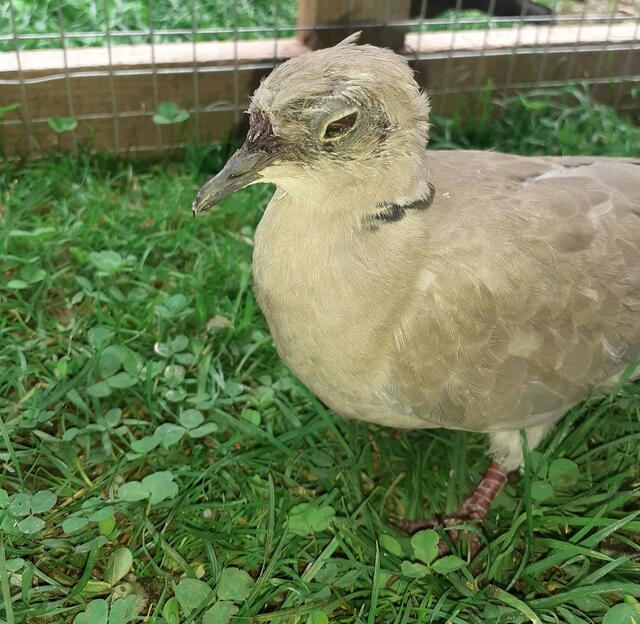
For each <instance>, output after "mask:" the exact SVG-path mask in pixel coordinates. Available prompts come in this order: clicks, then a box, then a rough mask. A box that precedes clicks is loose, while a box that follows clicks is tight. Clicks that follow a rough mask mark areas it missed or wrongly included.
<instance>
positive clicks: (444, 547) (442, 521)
mask: <svg viewBox="0 0 640 624" xmlns="http://www.w3.org/2000/svg"><path fill="white" fill-rule="evenodd" d="M475 519H477V518H473V517H471V516H469V515H466V514H454V515H451V516H435V517H433V518H430V519H429V520H406V519H404V518H398V517H397V516H390V517H389V519H388V522H389V524H391V526H393V527H394V528H395V529H397V530H399V531H403V532H404V533H408V534H409V535H413V534H414V533H417V532H418V531H423V530H424V529H435V528H438V527H443V528H448V527H452V526H457V525H461V524H464V523H466V522H469V521H471V520H475ZM449 536H450V537H451V541H452V542H457V541H461V542H464V543H466V544H468V545H469V552H470V554H471V557H472V558H473V557H475V555H476V554H477V553H478V551H479V550H480V540H479V539H478V536H477V535H476V534H475V533H473V532H471V531H465V530H458V529H452V530H451V531H449ZM449 552H451V549H450V548H449V545H448V544H447V543H446V542H443V541H440V543H439V544H438V555H439V556H441V557H442V556H443V555H446V554H448V553H449Z"/></svg>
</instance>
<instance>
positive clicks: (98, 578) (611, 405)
mask: <svg viewBox="0 0 640 624" xmlns="http://www.w3.org/2000/svg"><path fill="white" fill-rule="evenodd" d="M536 102H537V103H536ZM585 107H586V110H585ZM587 111H588V112H587ZM639 140H640V129H639V128H637V127H634V126H632V125H631V124H630V123H629V122H627V121H625V120H623V119H620V118H617V117H616V116H615V114H614V113H612V112H611V111H610V110H609V109H605V108H602V107H598V106H595V105H593V104H591V103H589V101H588V100H583V101H582V102H572V106H569V107H568V108H567V107H566V106H565V107H562V106H561V105H560V104H558V103H556V102H555V101H553V100H546V101H545V100H536V101H532V100H523V99H518V100H516V101H515V102H512V103H511V104H509V105H505V106H504V113H503V115H501V117H500V119H498V120H495V119H491V118H490V117H488V116H485V117H483V118H481V119H479V120H478V121H477V123H476V124H468V125H465V124H462V123H461V122H459V121H456V120H454V121H449V122H445V121H444V120H436V127H435V128H434V137H433V141H432V144H433V147H443V146H446V147H449V146H452V145H463V146H465V147H468V146H472V145H477V146H480V147H492V148H496V149H505V150H509V151H520V152H522V153H540V152H541V151H543V150H544V151H546V150H548V151H549V152H550V153H551V152H552V153H579V152H582V153H588V152H595V153H606V154H614V153H618V154H620V155H636V156H637V155H638V153H637V146H638V145H639V144H640V142H639ZM634 150H635V154H633V152H634ZM224 157H225V154H223V153H222V152H221V150H218V149H209V150H207V149H196V148H193V149H191V150H189V151H188V152H187V153H186V154H185V155H183V156H179V157H177V158H176V159H175V160H174V161H173V162H163V163H159V164H135V165H134V164H129V163H126V162H123V161H120V160H117V159H114V158H111V157H108V156H98V157H89V156H87V155H86V154H85V153H83V154H81V155H80V156H78V157H72V156H69V155H57V156H52V157H51V158H49V159H46V160H41V161H39V162H34V163H22V164H20V163H8V162H4V163H2V165H0V266H2V277H3V279H2V283H1V284H0V417H1V419H0V580H1V581H2V584H0V622H2V623H8V624H16V623H28V624H44V623H56V624H57V623H63V622H64V623H68V622H72V621H74V617H76V615H77V614H79V613H81V612H82V611H83V610H84V609H85V607H86V605H87V604H90V611H89V613H88V614H85V615H84V616H78V618H77V620H76V624H81V623H84V624H98V623H100V624H105V623H106V616H105V617H102V616H103V615H104V613H103V614H102V615H101V610H102V611H105V612H106V609H107V603H104V602H102V600H103V599H110V600H111V599H114V598H116V597H117V598H119V600H120V602H114V605H113V609H112V614H111V617H112V619H111V621H110V624H117V623H123V624H126V622H127V621H129V620H131V621H135V622H138V623H141V622H146V623H148V624H160V623H161V622H164V623H167V624H168V623H170V622H173V623H176V622H178V621H179V622H180V623H182V624H185V623H187V622H191V623H200V622H202V621H203V617H204V622H205V624H216V623H220V622H225V621H227V618H226V617H225V616H224V613H226V614H227V615H229V614H232V613H235V616H234V618H233V619H232V620H231V621H232V622H234V623H243V624H247V623H248V622H280V623H282V624H284V623H293V622H302V623H303V624H305V623H306V622H311V623H313V624H318V623H322V622H327V621H331V622H335V623H345V624H346V623H349V624H351V623H366V624H374V623H378V624H382V623H384V624H409V623H417V622H451V623H455V624H486V623H494V622H500V623H507V622H510V623H523V622H544V623H552V622H553V623H557V622H563V623H566V624H584V623H592V622H601V621H603V616H604V614H605V613H607V612H608V613H609V615H608V616H607V619H606V620H605V622H606V624H617V623H622V622H629V621H631V620H630V619H629V613H634V612H635V613H636V614H637V613H638V602H637V600H636V599H637V597H638V596H639V595H640V560H639V559H638V553H639V552H640V547H639V546H638V543H639V542H640V517H639V516H640V511H638V509H639V505H638V496H639V494H638V486H639V484H640V470H639V466H640V454H639V451H638V449H639V441H640V418H639V415H640V387H638V385H637V384H636V385H634V384H627V385H623V386H622V387H620V388H617V389H616V390H615V392H613V393H612V394H611V396H607V397H606V398H604V399H593V400H591V401H589V402H588V403H587V404H585V405H583V406H580V407H579V408H577V409H574V410H573V411H572V412H571V413H570V414H569V415H568V416H567V417H566V418H565V419H564V420H563V421H562V423H561V424H560V425H559V426H558V428H557V429H556V430H555V431H554V433H553V434H552V435H551V436H550V438H549V439H548V440H547V441H546V442H545V443H544V444H543V445H542V447H541V448H540V449H539V452H535V453H534V454H533V455H532V457H531V461H530V462H529V463H528V465H527V470H526V471H525V474H524V476H520V477H517V478H515V479H514V480H513V481H512V482H510V483H509V484H508V485H507V487H506V490H505V492H504V493H503V494H502V495H501V496H500V498H499V501H498V503H497V504H496V505H495V507H494V509H493V511H492V514H491V516H490V519H489V521H488V523H487V526H486V529H485V531H484V533H483V534H482V538H481V539H482V550H481V551H480V553H479V554H478V556H477V558H476V560H475V561H473V562H467V560H466V559H465V555H464V552H460V551H459V550H458V549H457V547H456V546H453V552H454V554H456V555H458V556H460V557H461V559H462V560H463V561H464V563H461V562H460V561H459V560H457V559H455V560H447V561H444V562H442V561H440V562H438V561H435V562H434V561H433V560H432V558H433V552H432V546H433V542H432V537H433V535H432V534H429V533H427V534H425V535H423V536H422V539H421V540H414V541H413V543H412V541H411V540H410V539H408V538H407V537H405V536H403V535H401V534H398V533H396V532H395V531H394V530H393V529H392V528H390V526H389V525H388V524H387V516H388V515H389V514H392V513H393V514H403V515H406V516H407V517H428V516H430V515H431V514H433V513H438V512H451V511H454V510H455V509H456V507H457V506H458V504H459V503H460V501H461V500H462V499H463V498H464V496H465V495H466V494H467V493H468V492H469V491H470V489H471V488H472V486H473V484H474V483H475V482H476V480H477V479H478V478H479V476H480V475H481V473H482V471H483V469H484V468H485V466H486V464H487V461H488V459H487V455H486V440H485V438H484V436H481V435H473V434H467V433H462V432H448V431H444V430H436V431H431V432H419V433H408V434H402V435H400V436H396V435H395V433H394V432H393V431H391V430H389V429H383V428H378V427H374V426H368V425H366V424H363V423H357V422H349V421H345V420H342V419H340V418H338V417H336V416H335V415H333V414H331V413H330V412H329V411H328V410H327V409H325V408H324V407H323V406H322V404H321V403H320V402H319V401H318V400H317V399H315V398H314V397H313V396H312V395H311V394H310V393H309V392H308V391H307V390H306V389H305V388H304V387H302V386H301V384H299V383H298V382H297V381H296V380H295V379H294V378H293V376H292V375H291V373H289V371H288V370H287V369H286V367H285V366H284V365H283V364H282V363H281V362H280V360H279V359H278V357H277V355H276V353H275V350H274V347H273V344H272V342H271V339H270V337H269V334H268V332H267V329H266V327H265V325H264V322H263V319H262V317H261V315H260V313H259V310H258V309H257V306H256V303H255V301H254V298H253V296H252V293H251V278H250V262H251V242H252V236H253V232H254V229H255V226H256V224H257V222H258V219H259V217H260V214H261V210H262V208H263V206H264V205H265V203H266V201H267V199H268V197H269V194H270V191H269V189H267V188H261V187H257V188H256V187H253V188H250V189H247V190H245V191H243V192H240V193H237V194H236V195H235V196H234V197H233V198H231V199H229V200H227V201H226V202H224V204H223V205H222V206H221V207H220V208H219V209H218V210H216V211H214V212H213V213H211V214H210V215H209V216H207V217H204V218H201V219H197V220H194V219H192V218H191V215H190V204H191V200H192V198H193V196H194V193H195V192H196V190H197V188H198V186H199V185H200V184H201V183H202V182H203V181H204V180H205V179H206V177H207V176H208V175H210V174H211V173H212V172H214V171H215V170H217V169H218V168H219V167H220V166H221V163H222V162H223V159H224ZM202 427H205V428H204V429H203V428H202ZM150 475H153V476H152V478H151V479H145V477H148V476H150ZM37 493H39V494H37ZM29 494H31V495H33V498H32V499H29ZM36 494H37V495H36ZM29 507H31V511H30V510H29ZM438 536H439V537H440V538H441V539H444V540H447V539H448V538H447V536H446V532H445V533H443V532H440V533H438ZM129 555H131V557H129ZM420 562H422V564H425V563H428V564H429V566H430V567H426V568H425V567H420V565H412V564H416V563H418V564H419V563H420ZM447 566H448V567H447ZM478 568H482V570H481V571H479V572H478V573H477V576H474V571H477V570H478ZM447 569H448V570H450V571H448V572H447ZM176 594H177V596H178V600H177V601H176V600H175V599H174V596H175V595H176ZM127 595H129V596H133V598H124V596H127ZM634 596H635V597H636V598H634ZM127 600H129V601H131V602H133V601H136V600H137V603H136V604H137V605H138V607H139V611H138V616H137V618H136V619H131V618H128V617H127V616H122V617H120V616H118V613H117V610H118V609H120V608H122V607H130V606H131V605H130V603H129V602H127ZM624 601H626V602H624ZM214 604H216V605H217V606H215V607H213V605H214ZM9 605H11V606H9ZM612 608H613V609H612ZM211 609H213V610H211ZM236 610H237V611H236ZM634 610H635V611H634ZM625 611H626V612H627V615H626V616H625ZM205 612H208V614H207V615H206V616H203V613H205ZM223 612H224V613H223ZM163 614H164V615H163ZM188 614H190V615H188ZM143 616H146V619H144V618H143ZM624 617H627V619H626V620H625V619H624ZM636 617H640V616H636ZM178 618H179V619H178Z"/></svg>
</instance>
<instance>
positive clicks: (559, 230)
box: [387, 152, 640, 431]
mask: <svg viewBox="0 0 640 624" xmlns="http://www.w3.org/2000/svg"><path fill="white" fill-rule="evenodd" d="M639 165H640V160H635V161H634V160H626V161H624V160H619V159H598V158H569V159H560V158H540V159H533V158H522V157H517V156H509V155H504V154H492V153H486V152H485V153H482V152H448V153H447V152H440V153H434V155H433V159H432V176H433V182H434V184H435V187H436V189H437V191H436V192H437V196H436V199H435V201H434V203H433V205H432V207H431V208H430V210H429V211H428V212H430V214H429V215H428V216H427V215H426V214H425V216H424V219H425V221H424V229H425V247H426V248H427V252H426V253H425V255H424V258H423V259H422V260H421V261H420V262H419V264H420V270H419V271H418V272H417V274H416V276H415V280H416V283H415V286H414V291H415V294H414V295H413V296H412V301H411V303H410V305H408V306H407V308H406V310H405V311H404V313H403V314H402V315H401V318H399V319H398V322H397V324H396V326H395V333H394V338H395V350H396V353H395V357H394V366H395V368H394V370H393V371H392V374H391V375H390V378H391V379H392V380H393V382H392V386H393V387H392V388H391V389H387V391H388V392H391V394H392V395H393V396H394V398H395V399H397V400H398V401H399V402H400V403H401V404H403V405H404V406H405V407H407V408H408V409H410V410H411V412H413V413H414V414H416V415H419V416H420V417H422V418H425V419H427V420H429V421H430V422H432V423H434V424H437V425H442V426H446V427H449V428H460V429H468V430H475V431H499V430H505V429H517V428H521V427H524V426H526V427H529V426H534V425H538V424H542V423H545V422H549V421H552V420H554V419H556V418H558V417H559V416H560V415H561V414H562V413H564V411H566V409H568V408H569V407H570V406H571V405H573V404H575V403H576V402H577V401H579V400H581V399H582V398H584V396H585V395H586V394H587V392H589V390H590V389H591V388H592V387H594V386H595V385H599V384H603V383H606V381H607V380H608V379H610V378H611V377H612V376H614V375H616V374H619V373H620V371H621V370H624V368H625V367H626V366H627V365H628V363H629V362H630V361H632V360H636V359H638V358H640V166H639ZM463 170H464V172H465V184H464V185H461V184H460V182H459V179H460V172H461V171H463ZM467 174H468V175H467ZM442 189H447V191H445V192H443V191H442ZM449 189H451V190H449Z"/></svg>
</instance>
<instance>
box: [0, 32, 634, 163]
mask: <svg viewBox="0 0 640 624" xmlns="http://www.w3.org/2000/svg"><path fill="white" fill-rule="evenodd" d="M607 36H608V39H607ZM634 36H635V25H634V24H632V23H621V24H614V25H612V26H611V28H608V27H607V26H601V25H584V26H582V28H581V29H580V30H579V31H578V30H576V28H575V27H572V26H555V27H551V28H549V27H548V26H535V25H533V26H525V27H522V28H520V29H518V28H515V29H496V30H493V31H488V32H487V31H478V30H474V31H458V32H457V33H456V35H455V37H454V38H453V46H452V35H451V33H449V32H432V33H424V34H422V35H416V34H410V35H407V37H406V49H405V53H406V55H407V58H408V59H409V61H410V62H411V64H412V65H413V66H414V68H415V69H416V71H417V78H418V80H419V82H420V84H421V85H423V86H424V87H426V88H427V89H428V90H429V91H430V92H431V93H432V95H433V108H434V110H435V111H436V112H438V113H440V114H450V113H451V111H452V110H453V106H454V105H455V103H456V101H458V102H462V103H466V104H467V105H469V106H470V107H472V106H473V104H474V102H475V101H477V100H478V93H479V92H480V90H482V89H483V88H484V87H486V85H487V84H488V83H491V84H492V85H493V89H494V92H495V93H494V94H495V95H499V94H510V93H513V92H515V91H526V90H527V89H529V88H533V87H536V86H537V85H540V84H543V85H548V86H553V85H556V86H560V85H564V84H566V83H567V82H570V81H579V80H584V81H587V82H592V83H594V86H593V87H592V93H593V95H595V96H596V97H597V98H598V99H600V100H601V101H603V102H607V103H610V104H614V105H616V106H618V108H620V109H621V110H634V109H635V111H636V112H637V107H638V104H637V98H634V97H633V96H632V88H633V87H634V86H636V87H637V85H638V81H639V80H640V48H638V47H635V48H633V47H630V46H629V42H632V41H633V38H634ZM605 43H606V44H607V46H608V48H607V49H606V50H605V51H601V48H602V46H603V45H604V44H605ZM514 50H517V54H513V52H514ZM305 51H307V47H306V46H304V45H302V44H301V43H300V41H299V40H297V39H293V38H292V39H281V40H279V41H277V42H276V41H273V40H259V41H239V42H237V43H236V44H234V43H233V42H203V43H197V44H196V45H195V46H193V45H192V44H190V43H169V44H158V45H155V46H154V48H153V53H154V54H153V56H152V54H151V46H148V45H126V46H113V47H112V49H111V64H110V63H109V50H108V49H107V48H74V49H69V50H67V52H66V70H65V63H64V61H65V58H64V53H63V51H61V50H37V51H29V52H23V53H21V55H20V62H21V69H22V72H21V73H20V71H19V68H18V64H17V58H16V54H15V53H2V54H0V107H1V106H5V105H7V104H10V103H12V102H17V103H19V104H20V108H19V109H17V110H15V111H12V112H10V113H8V114H7V115H6V116H5V118H4V119H3V120H2V123H1V124H0V141H1V145H2V148H3V149H4V152H5V153H6V154H7V155H9V156H13V155H17V154H25V153H27V152H28V151H30V150H29V148H30V147H31V151H32V152H33V153H34V154H38V153H42V152H45V153H46V152H48V151H49V150H51V149H52V148H54V147H55V146H56V144H57V141H58V137H56V135H55V134H54V133H53V131H52V130H51V129H50V128H49V126H48V125H47V118H49V117H51V116H55V115H60V116H68V115H70V114H72V115H73V116H74V117H75V118H76V119H77V120H78V127H77V129H76V131H75V132H74V133H68V134H66V135H64V136H62V137H60V138H59V145H60V146H61V147H63V148H73V147H74V145H75V144H77V143H88V144H89V145H90V146H91V147H92V148H93V149H96V150H105V149H106V150H116V151H120V152H126V153H130V154H134V153H143V154H144V153H147V152H150V151H151V152H157V151H158V150H162V149H171V148H172V147H175V146H176V145H180V144H184V143H185V142H186V141H189V140H192V139H195V140H202V141H217V140H221V139H223V138H224V137H226V136H228V135H229V134H231V133H233V132H239V133H242V131H243V127H242V123H243V120H244V119H245V116H244V115H243V110H244V109H245V108H246V106H247V103H248V97H249V95H250V94H251V93H253V91H254V90H255V89H256V87H257V86H258V84H259V82H260V80H261V78H262V77H264V76H265V75H267V74H268V73H269V72H270V71H271V69H272V68H273V66H274V65H275V64H277V63H278V62H281V61H283V60H286V59H287V58H291V57H292V56H295V55H297V54H301V53H303V52H305ZM236 54H237V56H236ZM153 59H155V62H153ZM625 77H626V79H623V78H625ZM159 102H175V103H176V104H178V105H179V106H180V107H181V108H183V109H186V110H188V111H189V112H190V114H191V117H190V119H189V121H188V122H186V123H183V124H180V125H177V126H163V127H159V126H156V125H155V124H154V123H153V114H154V111H155V110H156V108H157V104H158V103H159Z"/></svg>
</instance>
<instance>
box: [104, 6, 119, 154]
mask: <svg viewBox="0 0 640 624" xmlns="http://www.w3.org/2000/svg"><path fill="white" fill-rule="evenodd" d="M102 8H103V11H104V28H105V35H106V39H107V55H108V57H109V97H110V99H111V115H112V117H113V145H114V148H115V151H116V152H119V151H120V127H119V123H118V103H117V99H116V87H115V84H114V79H113V52H112V49H111V27H110V25H109V5H108V3H107V0H103V2H102Z"/></svg>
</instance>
